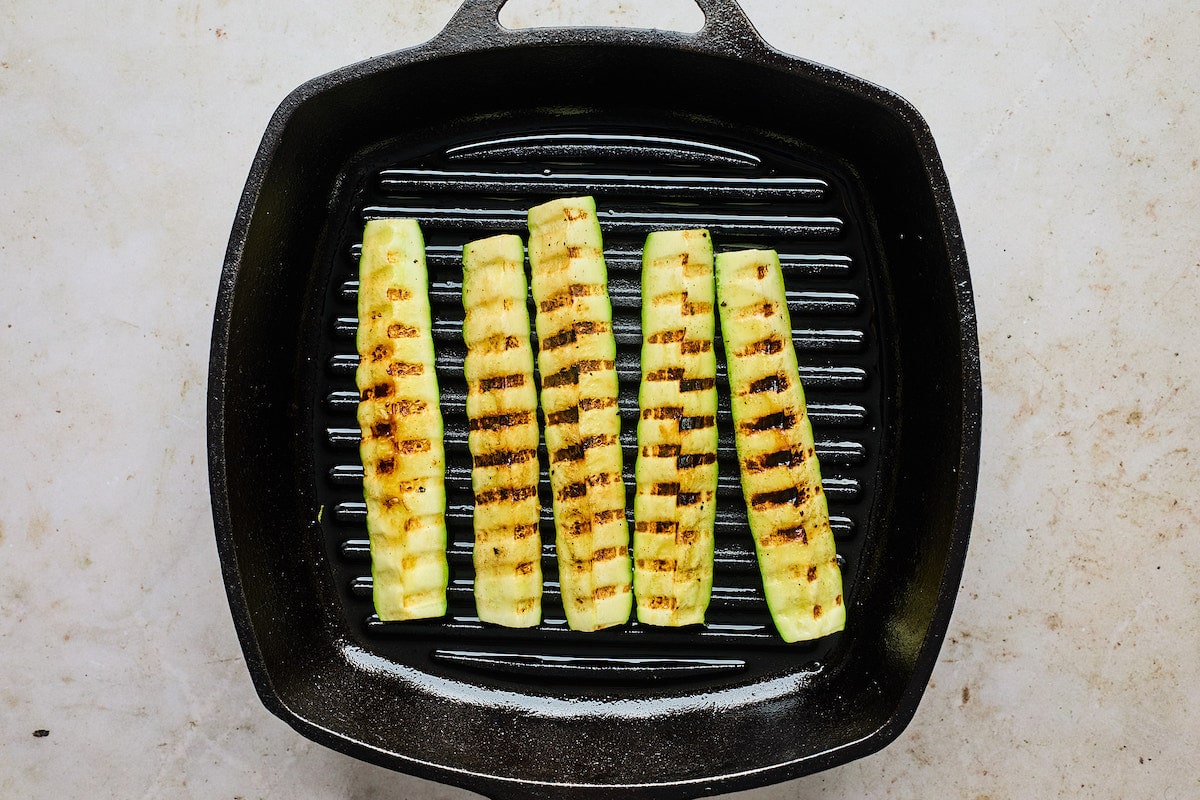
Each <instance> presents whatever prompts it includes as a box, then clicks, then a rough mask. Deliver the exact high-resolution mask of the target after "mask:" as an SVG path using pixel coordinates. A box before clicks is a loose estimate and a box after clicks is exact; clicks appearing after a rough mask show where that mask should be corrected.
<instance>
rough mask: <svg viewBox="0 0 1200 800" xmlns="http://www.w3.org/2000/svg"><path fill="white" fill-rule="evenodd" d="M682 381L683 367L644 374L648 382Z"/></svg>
mask: <svg viewBox="0 0 1200 800" xmlns="http://www.w3.org/2000/svg"><path fill="white" fill-rule="evenodd" d="M682 379H683V367H667V368H665V369H656V370H654V371H653V372H648V373H646V380H648V381H678V380H682Z"/></svg>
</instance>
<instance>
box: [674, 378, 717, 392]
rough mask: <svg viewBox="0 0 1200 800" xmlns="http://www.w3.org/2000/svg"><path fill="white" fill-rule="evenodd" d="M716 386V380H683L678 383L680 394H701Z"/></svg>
mask: <svg viewBox="0 0 1200 800" xmlns="http://www.w3.org/2000/svg"><path fill="white" fill-rule="evenodd" d="M716 385H717V379H716V378H684V379H683V380H681V381H680V382H679V391H681V392H702V391H705V390H707V389H711V388H713V387H714V386H716Z"/></svg>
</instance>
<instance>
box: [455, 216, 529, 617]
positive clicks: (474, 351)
mask: <svg viewBox="0 0 1200 800" xmlns="http://www.w3.org/2000/svg"><path fill="white" fill-rule="evenodd" d="M462 261H463V308H464V309H465V311H466V318H465V319H464V321H463V339H464V340H465V341H466V345H467V356H466V361H465V362H464V365H463V370H464V373H465V375H466V379H467V418H468V420H469V425H468V427H469V432H468V434H467V441H468V445H469V446H470V449H471V459H472V464H473V466H472V469H471V486H472V489H473V490H474V493H475V518H474V525H475V547H474V551H473V553H474V556H473V558H474V562H475V608H476V610H477V612H478V614H479V618H480V619H481V620H483V621H484V622H493V623H496V624H498V625H505V626H508V627H512V628H527V627H531V626H534V625H537V624H538V622H540V621H541V612H542V607H541V603H542V540H541V537H540V535H539V534H538V519H539V517H540V516H541V504H540V503H539V502H538V496H537V485H538V472H539V467H538V457H537V447H538V424H537V389H536V387H535V386H534V384H533V350H532V349H531V348H530V346H529V311H528V309H527V307H526V298H527V295H528V287H527V286H526V284H525V248H524V247H523V246H522V244H521V238H520V237H519V236H511V235H504V236H493V237H491V238H489V239H482V240H480V241H476V242H471V243H470V244H468V245H467V246H465V247H464V248H463V257H462Z"/></svg>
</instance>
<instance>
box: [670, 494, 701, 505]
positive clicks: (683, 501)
mask: <svg viewBox="0 0 1200 800" xmlns="http://www.w3.org/2000/svg"><path fill="white" fill-rule="evenodd" d="M699 502H700V492H679V493H678V494H676V495H675V505H676V506H694V505H696V503H699Z"/></svg>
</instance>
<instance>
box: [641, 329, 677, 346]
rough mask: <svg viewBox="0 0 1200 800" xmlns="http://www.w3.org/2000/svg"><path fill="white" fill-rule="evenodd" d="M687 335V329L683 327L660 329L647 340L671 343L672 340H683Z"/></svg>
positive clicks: (657, 342) (655, 342)
mask: <svg viewBox="0 0 1200 800" xmlns="http://www.w3.org/2000/svg"><path fill="white" fill-rule="evenodd" d="M685 335H687V331H685V330H684V329H682V328H680V329H679V330H675V331H659V332H658V333H652V334H650V335H649V336H647V337H646V341H647V342H650V344H670V343H671V342H682V341H683V337H684V336H685Z"/></svg>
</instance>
